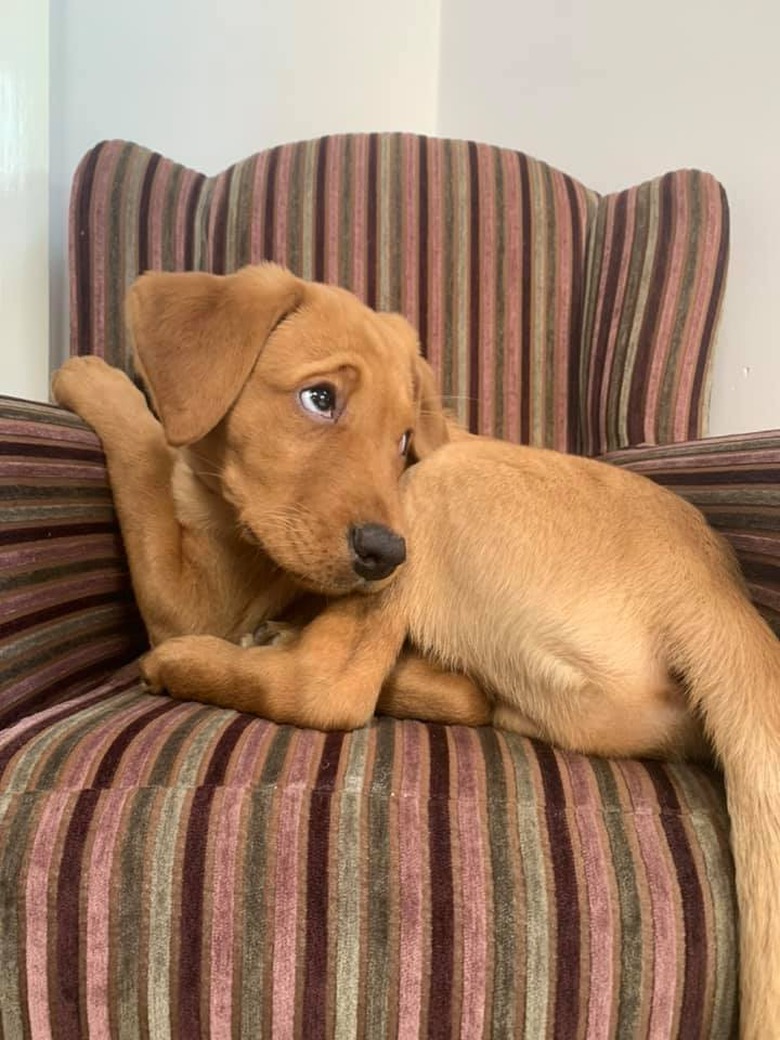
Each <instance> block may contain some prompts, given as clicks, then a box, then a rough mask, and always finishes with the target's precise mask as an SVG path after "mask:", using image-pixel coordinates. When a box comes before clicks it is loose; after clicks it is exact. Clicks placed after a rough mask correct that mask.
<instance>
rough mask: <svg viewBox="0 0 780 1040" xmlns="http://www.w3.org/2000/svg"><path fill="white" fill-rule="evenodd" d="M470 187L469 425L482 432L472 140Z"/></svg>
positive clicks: (477, 218) (476, 173) (475, 178)
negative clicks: (480, 423)
mask: <svg viewBox="0 0 780 1040" xmlns="http://www.w3.org/2000/svg"><path fill="white" fill-rule="evenodd" d="M469 190H470V193H471V199H470V207H469V211H470V215H471V243H470V245H471V256H470V268H471V269H470V271H469V294H470V300H469V429H470V430H471V432H472V433H479V432H480V426H479V421H480V414H479V402H480V389H481V388H480V385H479V382H480V372H479V222H480V212H479V207H480V198H479V168H478V159H477V146H476V144H474V142H473V141H469Z"/></svg>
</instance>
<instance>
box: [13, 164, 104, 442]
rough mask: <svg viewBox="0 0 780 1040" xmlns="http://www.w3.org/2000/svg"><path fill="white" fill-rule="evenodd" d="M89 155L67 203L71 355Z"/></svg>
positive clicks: (76, 336) (74, 347)
mask: <svg viewBox="0 0 780 1040" xmlns="http://www.w3.org/2000/svg"><path fill="white" fill-rule="evenodd" d="M88 161H89V156H88V155H85V156H84V158H83V159H82V160H81V162H80V163H79V165H78V166H77V168H76V172H75V174H74V175H73V183H72V184H71V188H70V202H69V204H68V270H69V271H70V272H71V277H70V278H68V303H69V306H70V323H69V324H70V344H69V352H70V354H71V355H73V354H76V353H78V344H79V339H80V331H81V330H80V329H79V308H78V299H77V296H76V278H75V277H74V272H75V271H77V270H78V266H77V264H78V260H77V254H76V246H77V243H78V237H77V234H76V222H77V220H78V213H77V210H76V206H77V202H78V200H79V197H80V196H81V193H82V191H83V183H84V171H85V169H86V166H87V163H88ZM0 428H1V427H0Z"/></svg>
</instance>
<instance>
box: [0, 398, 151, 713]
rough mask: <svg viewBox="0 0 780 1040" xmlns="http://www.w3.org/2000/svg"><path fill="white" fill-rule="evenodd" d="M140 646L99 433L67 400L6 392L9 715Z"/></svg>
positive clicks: (1, 581)
mask: <svg viewBox="0 0 780 1040" xmlns="http://www.w3.org/2000/svg"><path fill="white" fill-rule="evenodd" d="M142 645H143V641H142V631H141V627H140V621H139V619H138V616H137V613H136V610H135V607H134V604H133V599H132V592H131V589H130V582H129V578H128V572H127V563H126V561H125V557H124V550H123V548H122V543H121V539H120V537H119V532H118V529H117V524H116V517H115V515H114V509H113V505H112V501H111V492H110V490H109V487H108V478H107V475H106V469H105V465H104V460H103V452H102V450H101V448H100V443H99V441H98V439H97V437H96V436H95V435H94V434H93V433H92V431H91V430H88V429H87V427H86V426H85V425H84V424H83V423H82V422H81V421H80V420H79V419H76V418H75V416H73V415H71V414H70V413H68V412H64V411H62V410H61V409H59V408H52V407H50V406H48V405H40V404H29V403H26V402H22V401H15V400H10V399H8V398H0V725H2V724H6V725H7V724H8V723H9V722H10V721H12V720H13V719H15V718H17V717H19V716H20V715H23V714H25V713H26V712H29V711H31V710H33V709H37V708H40V707H41V706H43V705H46V704H47V703H49V702H51V701H52V700H61V699H62V698H63V697H66V696H68V695H71V694H72V693H74V692H75V691H78V690H83V689H87V688H89V687H91V686H93V685H94V683H95V681H96V680H97V679H98V678H99V677H100V676H101V675H106V674H108V673H109V672H111V671H113V669H115V668H116V667H117V665H119V664H122V663H125V662H127V661H129V660H130V659H131V658H132V657H133V656H134V655H135V654H137V652H138V650H139V647H140V646H142Z"/></svg>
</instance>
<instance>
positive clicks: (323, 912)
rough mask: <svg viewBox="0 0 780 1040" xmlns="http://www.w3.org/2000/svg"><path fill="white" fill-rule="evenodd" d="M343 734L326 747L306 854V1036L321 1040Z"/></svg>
mask: <svg viewBox="0 0 780 1040" xmlns="http://www.w3.org/2000/svg"><path fill="white" fill-rule="evenodd" d="M343 742H344V734H343V733H328V735H327V737H326V738H325V746H324V747H323V749H322V758H321V759H320V765H319V769H318V771H317V779H316V781H315V784H314V791H313V793H312V798H311V807H310V812H309V842H308V850H307V855H306V879H307V880H306V964H305V980H304V989H303V1007H304V1008H305V1014H306V1023H305V1030H304V1032H305V1035H306V1038H307V1040H320V1038H324V1037H325V1035H326V1027H327V1024H328V1023H327V996H328V985H327V979H328V906H329V885H328V877H329V871H330V865H329V862H328V850H329V844H328V839H329V837H330V816H331V799H332V796H333V788H334V787H335V784H336V774H337V772H338V767H339V758H340V756H341V747H342V744H343Z"/></svg>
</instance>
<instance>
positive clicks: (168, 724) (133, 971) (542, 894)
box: [0, 666, 736, 1040]
mask: <svg viewBox="0 0 780 1040" xmlns="http://www.w3.org/2000/svg"><path fill="white" fill-rule="evenodd" d="M735 961H736V943H735V909H734V895H733V869H732V864H731V859H730V854H729V849H728V821H727V817H726V811H725V801H724V796H723V790H722V787H721V783H720V780H719V778H718V777H717V775H715V774H713V773H710V772H707V771H705V770H702V769H699V768H696V767H692V766H680V765H667V764H661V763H656V762H637V761H621V762H615V761H604V760H599V759H592V758H586V757H583V756H580V755H574V754H565V753H562V752H560V751H557V750H554V749H552V748H549V747H547V746H545V745H542V744H539V743H535V742H532V741H529V740H526V739H524V738H521V737H518V736H516V735H513V734H508V733H502V732H499V731H496V730H493V729H490V728H484V729H467V728H461V727H443V726H437V725H427V724H423V723H420V722H413V721H409V722H398V721H394V720H390V719H377V720H375V721H374V722H373V723H372V724H371V725H370V726H368V727H366V728H365V729H361V730H358V731H356V732H353V733H329V734H325V733H320V732H315V731H310V730H298V729H294V728H292V727H287V726H276V725H273V724H271V723H269V722H266V721H264V720H261V719H257V718H253V717H251V716H247V715H241V714H237V713H235V712H232V711H225V710H221V709H217V708H212V707H207V706H203V705H200V704H193V703H179V702H176V701H173V700H170V699H168V698H166V697H159V696H152V695H150V694H148V693H146V692H144V689H143V687H142V685H141V684H140V682H139V680H138V673H137V669H136V667H135V666H131V667H130V668H128V669H125V670H123V671H122V672H119V673H117V674H116V675H115V676H114V677H113V678H112V679H111V681H110V682H108V683H105V684H103V685H102V686H101V687H98V688H96V689H94V690H92V691H91V692H89V693H87V694H83V695H81V696H79V697H78V698H77V699H74V700H72V701H70V702H68V703H66V704H58V705H56V706H54V707H52V708H50V709H48V710H45V711H42V712H40V713H39V714H37V715H32V716H29V717H27V718H25V719H23V720H22V721H21V722H19V723H17V724H16V725H15V726H14V727H12V728H10V729H7V730H5V731H3V732H2V733H0V1019H1V1022H2V1029H0V1032H2V1034H3V1035H5V1036H8V1037H11V1036H24V1035H30V1034H32V1035H33V1036H43V1035H54V1036H56V1037H60V1038H67V1037H76V1036H80V1035H90V1036H94V1037H102V1036H109V1035H111V1036H119V1035H122V1036H141V1035H148V1036H151V1037H154V1038H161V1037H166V1036H182V1037H196V1036H201V1035H211V1036H229V1035H233V1036H245V1037H258V1036H267V1037H271V1036H274V1037H276V1036H301V1037H306V1038H307V1040H310V1038H317V1037H326V1036H328V1037H329V1036H350V1037H352V1036H363V1035H370V1036H372V1037H384V1036H395V1035H398V1036H404V1037H416V1036H418V1035H429V1036H441V1037H450V1036H452V1035H454V1033H457V1034H458V1035H461V1036H465V1037H480V1036H488V1035H492V1036H496V1037H519V1036H526V1037H529V1038H538V1037H544V1036H547V1035H553V1034H555V1035H557V1036H563V1037H575V1036H578V1035H581V1034H584V1033H585V1031H587V1033H588V1035H589V1036H608V1035H619V1036H625V1037H633V1036H637V1037H639V1036H659V1037H661V1036H663V1037H668V1036H684V1037H686V1038H690V1037H697V1036H701V1037H726V1036H729V1035H731V1033H732V1030H733V1025H734V1021H735V1015H736V1011H735V1007H736V996H735V975H736V968H735Z"/></svg>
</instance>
